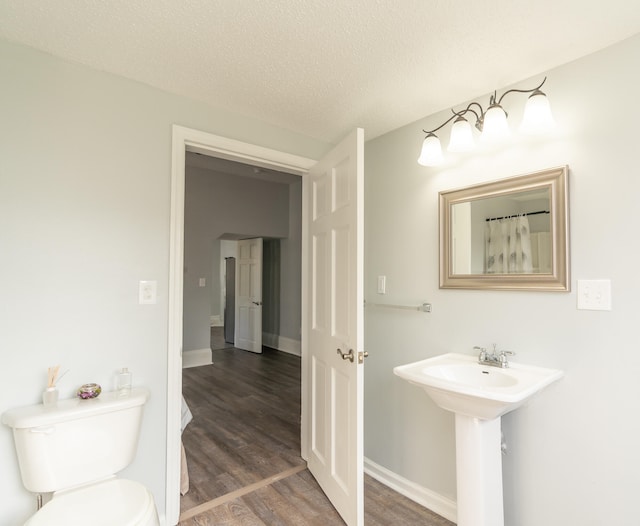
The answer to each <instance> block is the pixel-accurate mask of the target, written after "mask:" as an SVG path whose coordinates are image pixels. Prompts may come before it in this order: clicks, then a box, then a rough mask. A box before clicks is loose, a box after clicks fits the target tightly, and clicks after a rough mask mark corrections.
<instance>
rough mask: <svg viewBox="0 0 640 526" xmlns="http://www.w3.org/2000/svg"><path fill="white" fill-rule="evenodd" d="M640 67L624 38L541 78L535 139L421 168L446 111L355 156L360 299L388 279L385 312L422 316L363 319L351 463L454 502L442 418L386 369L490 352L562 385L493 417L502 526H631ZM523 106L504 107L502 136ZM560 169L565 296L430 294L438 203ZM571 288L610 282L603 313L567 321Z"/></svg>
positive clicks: (447, 427)
mask: <svg viewBox="0 0 640 526" xmlns="http://www.w3.org/2000/svg"><path fill="white" fill-rule="evenodd" d="M639 61H640V37H634V38H633V39H631V40H628V41H626V42H624V43H622V44H619V45H616V46H615V47H611V48H609V49H607V50H604V51H602V52H600V53H597V54H594V55H591V56H589V57H586V58H584V59H581V60H578V61H576V62H573V63H571V64H568V65H566V66H564V67H560V68H558V69H555V70H553V71H549V72H548V73H547V75H548V77H549V79H548V81H547V85H546V86H545V91H546V92H547V94H548V95H549V97H550V101H551V105H552V109H553V112H554V115H555V118H556V120H557V122H558V128H557V130H556V131H555V133H554V134H552V135H551V136H549V137H548V138H546V139H540V140H524V139H514V141H513V142H512V143H511V144H510V147H506V148H501V149H496V150H494V151H493V152H484V153H478V154H476V155H467V156H459V157H457V158H456V159H455V160H453V161H452V162H451V163H450V164H449V165H447V166H444V167H442V168H441V169H429V168H424V167H421V166H419V165H418V164H417V163H416V159H417V157H418V153H419V150H420V145H421V141H422V139H423V137H424V135H423V133H422V132H421V129H422V128H425V129H429V128H434V127H436V126H437V125H438V124H440V123H441V122H443V121H444V119H445V118H448V116H449V115H450V113H448V112H447V111H444V112H442V113H440V114H439V115H436V116H432V117H428V118H426V119H424V120H421V121H419V122H416V123H414V124H411V125H409V126H406V127H403V128H401V129H398V130H396V131H394V132H392V133H389V134H387V135H385V136H383V137H380V138H378V139H376V140H373V141H369V142H368V143H367V145H366V159H365V160H366V177H365V181H366V183H365V184H366V192H365V196H366V197H365V225H366V228H365V232H366V243H365V246H366V248H365V266H366V270H365V279H366V281H365V297H366V298H368V299H370V300H371V299H375V300H378V301H380V297H379V296H377V294H376V289H375V286H376V276H378V275H386V276H387V288H388V294H387V296H386V298H384V300H385V301H389V302H390V303H396V302H397V303H407V304H412V303H415V304H418V303H420V302H422V301H428V302H431V303H432V304H433V313H432V314H422V313H418V312H416V313H411V312H403V311H399V312H394V311H388V310H383V309H378V310H374V309H371V310H370V311H367V312H366V320H365V322H366V329H365V341H366V347H367V350H368V351H369V354H370V357H369V358H368V361H367V363H366V374H365V411H366V414H365V454H366V456H367V457H368V458H370V459H371V460H373V461H374V462H377V463H378V464H381V465H382V466H384V467H386V468H387V469H389V470H391V471H393V472H395V473H397V474H400V475H401V476H404V477H406V478H407V479H409V480H411V481H414V482H415V483H417V484H419V485H421V486H423V487H425V488H428V489H430V490H432V491H434V492H436V493H438V494H440V495H444V496H446V497H449V498H455V460H454V429H453V427H454V421H453V420H454V419H453V416H452V415H451V414H448V413H446V412H444V411H442V410H440V409H439V408H438V407H436V406H435V405H434V404H433V403H432V402H431V400H430V399H429V398H428V397H427V395H426V394H425V393H424V392H422V391H421V390H420V389H418V388H416V387H414V386H411V385H410V384H408V383H407V382H405V381H403V380H401V379H399V378H397V377H395V376H394V375H393V373H392V368H393V367H394V366H396V365H400V364H404V363H409V362H412V361H416V360H419V359H424V358H428V357H430V356H434V355H437V354H441V353H446V352H460V353H465V354H472V352H473V351H472V347H473V346H474V345H482V346H490V345H491V344H492V343H493V342H497V343H498V345H499V346H500V347H501V348H505V349H511V350H513V351H516V352H517V353H518V354H517V356H516V357H515V358H514V360H517V361H521V362H523V363H529V364H533V365H539V366H544V367H552V368H559V369H562V370H564V371H565V373H566V377H565V378H564V379H563V380H561V381H560V382H558V383H556V384H554V385H552V386H550V387H548V388H547V389H546V390H545V391H543V392H542V393H541V394H539V395H538V396H537V397H536V398H534V399H533V400H532V401H531V402H530V403H529V404H528V405H526V406H525V407H522V408H521V409H518V410H517V411H515V412H513V413H510V414H508V415H506V416H505V417H504V418H503V430H504V435H505V439H506V442H507V447H508V451H507V454H506V456H504V457H503V460H504V465H503V472H504V481H505V512H506V520H505V524H508V525H514V526H515V525H517V526H540V525H542V524H544V525H546V526H561V525H566V524H583V525H604V524H615V525H619V526H632V525H635V524H638V512H637V501H638V495H639V494H640V471H639V470H638V469H637V467H638V466H639V465H640V450H639V449H638V446H637V445H638V440H639V439H640V424H639V421H638V414H639V411H638V403H639V401H640V382H639V381H638V374H639V372H640V349H639V347H638V334H637V324H638V319H639V314H640V309H639V308H638V302H637V298H638V296H640V280H639V278H638V276H639V274H638V268H637V264H638V255H639V254H640V251H639V248H638V246H639V245H638V239H637V235H636V234H635V230H636V229H637V225H638V224H639V222H638V219H637V218H636V217H635V213H636V210H637V203H638V199H639V196H640V177H639V175H638V155H637V150H638V148H637V143H638V131H637V128H638V123H639V122H640V108H639V107H638V105H637V94H638V92H639V91H640V70H638V68H636V67H632V65H633V64H638V62H639ZM462 74H463V73H462ZM544 75H545V73H541V74H540V75H539V76H537V77H535V78H533V79H531V80H530V81H527V82H523V83H522V84H520V85H519V86H518V87H520V88H529V87H531V86H534V85H535V84H536V83H537V82H538V81H539V80H540V79H541V78H542V77H543V76H544ZM497 88H500V87H499V86H497ZM499 91H500V92H502V90H499ZM525 98H526V97H523V96H518V95H510V96H509V97H507V99H505V102H506V103H509V104H510V107H509V109H508V111H509V112H510V115H511V116H512V118H511V120H512V122H513V123H514V127H515V126H517V124H518V123H519V115H521V109H522V107H521V106H520V104H521V103H522V104H523V103H524V100H525ZM483 100H488V95H487V96H486V97H483ZM511 102H513V103H514V104H511ZM463 103H464V101H460V104H459V106H458V107H463V105H464V104H463ZM443 139H444V140H443V142H444V144H446V141H447V139H448V137H446V134H444V136H443ZM563 164H568V165H569V167H570V172H571V174H570V215H571V217H570V229H571V260H572V262H571V267H572V291H571V292H570V293H549V292H500V291H463V290H440V289H439V288H438V192H439V191H441V190H445V189H453V188H460V187H463V186H466V185H470V184H475V183H481V182H485V181H491V180H495V179H500V178H505V177H509V176H513V175H519V174H523V173H528V172H532V171H536V170H540V169H544V168H549V167H554V166H560V165H563ZM577 279H611V280H612V295H613V310H612V311H610V312H602V311H586V310H577V309H576V280H577Z"/></svg>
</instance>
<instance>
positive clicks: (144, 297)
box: [138, 281, 158, 305]
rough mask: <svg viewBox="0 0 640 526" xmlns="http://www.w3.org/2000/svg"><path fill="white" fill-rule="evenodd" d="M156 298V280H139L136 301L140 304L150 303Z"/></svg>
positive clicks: (154, 301)
mask: <svg viewBox="0 0 640 526" xmlns="http://www.w3.org/2000/svg"><path fill="white" fill-rule="evenodd" d="M157 300H158V282H157V281H141V282H140V284H139V286H138V303H139V304H140V305H152V304H154V303H156V302H157Z"/></svg>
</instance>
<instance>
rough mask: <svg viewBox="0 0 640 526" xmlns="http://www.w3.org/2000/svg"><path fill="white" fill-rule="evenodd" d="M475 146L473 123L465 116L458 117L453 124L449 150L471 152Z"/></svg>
mask: <svg viewBox="0 0 640 526" xmlns="http://www.w3.org/2000/svg"><path fill="white" fill-rule="evenodd" d="M474 146H475V144H474V142H473V132H472V131H471V124H469V121H468V120H467V119H465V118H464V117H458V118H457V119H456V120H455V121H454V123H453V126H451V137H450V138H449V146H448V147H447V150H449V151H450V152H469V151H471V150H473V147H474Z"/></svg>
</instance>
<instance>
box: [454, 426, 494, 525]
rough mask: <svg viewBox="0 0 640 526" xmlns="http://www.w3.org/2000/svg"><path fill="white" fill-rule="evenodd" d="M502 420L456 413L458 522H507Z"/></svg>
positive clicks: (477, 523) (464, 523) (486, 523)
mask: <svg viewBox="0 0 640 526" xmlns="http://www.w3.org/2000/svg"><path fill="white" fill-rule="evenodd" d="M500 420H501V419H500V417H498V418H494V419H492V420H480V419H479V418H473V417H471V416H466V415H462V414H460V413H456V476H457V492H458V498H457V500H458V505H457V515H458V522H457V524H458V526H504V511H503V506H502V457H501V455H502V450H501V433H500Z"/></svg>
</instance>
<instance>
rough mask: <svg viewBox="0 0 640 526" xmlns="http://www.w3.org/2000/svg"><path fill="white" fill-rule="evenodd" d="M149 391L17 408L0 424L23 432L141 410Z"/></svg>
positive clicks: (112, 393) (111, 393)
mask: <svg viewBox="0 0 640 526" xmlns="http://www.w3.org/2000/svg"><path fill="white" fill-rule="evenodd" d="M149 396H150V393H149V390H148V389H146V388H144V387H136V388H134V389H132V390H131V394H129V395H128V396H126V397H122V396H118V393H117V392H116V391H111V392H106V393H105V392H103V393H101V394H100V396H98V397H97V398H93V399H91V400H81V399H80V398H69V399H67V400H59V401H58V402H57V404H56V405H54V406H46V407H45V406H44V405H42V404H36V405H30V406H24V407H16V408H15V409H9V410H8V411H6V412H4V413H3V414H2V423H3V424H5V425H7V426H9V427H12V428H14V429H25V428H31V427H40V426H48V425H54V424H58V423H61V422H66V421H69V420H76V419H78V418H86V417H88V416H93V415H99V414H104V413H110V412H112V411H121V410H123V409H127V408H131V407H136V406H140V405H143V404H145V403H146V401H147V400H148V399H149Z"/></svg>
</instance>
